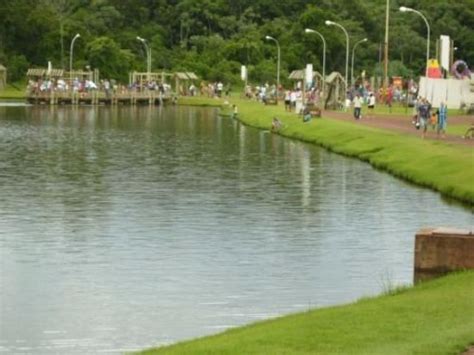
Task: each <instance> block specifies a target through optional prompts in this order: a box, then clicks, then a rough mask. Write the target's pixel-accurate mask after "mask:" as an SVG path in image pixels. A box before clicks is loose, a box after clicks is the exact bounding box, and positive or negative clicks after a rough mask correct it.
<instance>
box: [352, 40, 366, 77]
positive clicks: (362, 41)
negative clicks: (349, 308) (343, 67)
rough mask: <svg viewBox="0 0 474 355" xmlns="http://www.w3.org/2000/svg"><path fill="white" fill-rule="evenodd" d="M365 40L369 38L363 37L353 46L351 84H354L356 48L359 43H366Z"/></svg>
mask: <svg viewBox="0 0 474 355" xmlns="http://www.w3.org/2000/svg"><path fill="white" fill-rule="evenodd" d="M364 42H367V38H364V39H361V40H360V41H359V42H357V43H356V44H354V47H352V64H351V86H354V54H355V49H356V47H357V46H358V45H359V44H361V43H364Z"/></svg>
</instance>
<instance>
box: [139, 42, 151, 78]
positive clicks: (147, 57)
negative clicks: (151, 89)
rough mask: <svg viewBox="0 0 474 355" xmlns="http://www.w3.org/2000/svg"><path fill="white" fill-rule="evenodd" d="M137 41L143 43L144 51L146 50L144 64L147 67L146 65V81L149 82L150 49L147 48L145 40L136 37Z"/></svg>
mask: <svg viewBox="0 0 474 355" xmlns="http://www.w3.org/2000/svg"><path fill="white" fill-rule="evenodd" d="M137 39H138V40H139V41H140V42H142V43H143V45H144V46H145V50H146V62H147V65H146V71H147V75H146V76H147V80H150V73H151V51H150V47H149V46H148V43H147V41H146V39H143V38H141V37H140V36H137Z"/></svg>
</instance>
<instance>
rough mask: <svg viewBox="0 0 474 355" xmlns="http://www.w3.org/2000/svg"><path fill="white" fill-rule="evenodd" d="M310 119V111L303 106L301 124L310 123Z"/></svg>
mask: <svg viewBox="0 0 474 355" xmlns="http://www.w3.org/2000/svg"><path fill="white" fill-rule="evenodd" d="M311 118H313V116H312V115H311V111H310V110H309V107H308V106H305V107H304V109H303V122H309V121H311Z"/></svg>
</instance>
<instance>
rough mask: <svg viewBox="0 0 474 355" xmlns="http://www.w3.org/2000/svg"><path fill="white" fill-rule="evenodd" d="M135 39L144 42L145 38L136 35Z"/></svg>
mask: <svg viewBox="0 0 474 355" xmlns="http://www.w3.org/2000/svg"><path fill="white" fill-rule="evenodd" d="M137 39H138V40H139V41H141V42H145V40H144V39H143V38H141V37H140V36H137Z"/></svg>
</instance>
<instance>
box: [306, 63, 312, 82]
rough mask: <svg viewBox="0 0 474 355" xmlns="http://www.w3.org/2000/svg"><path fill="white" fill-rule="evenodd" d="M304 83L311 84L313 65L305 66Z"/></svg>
mask: <svg viewBox="0 0 474 355" xmlns="http://www.w3.org/2000/svg"><path fill="white" fill-rule="evenodd" d="M304 78H305V82H306V84H312V83H313V64H306V71H305V76H304Z"/></svg>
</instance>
